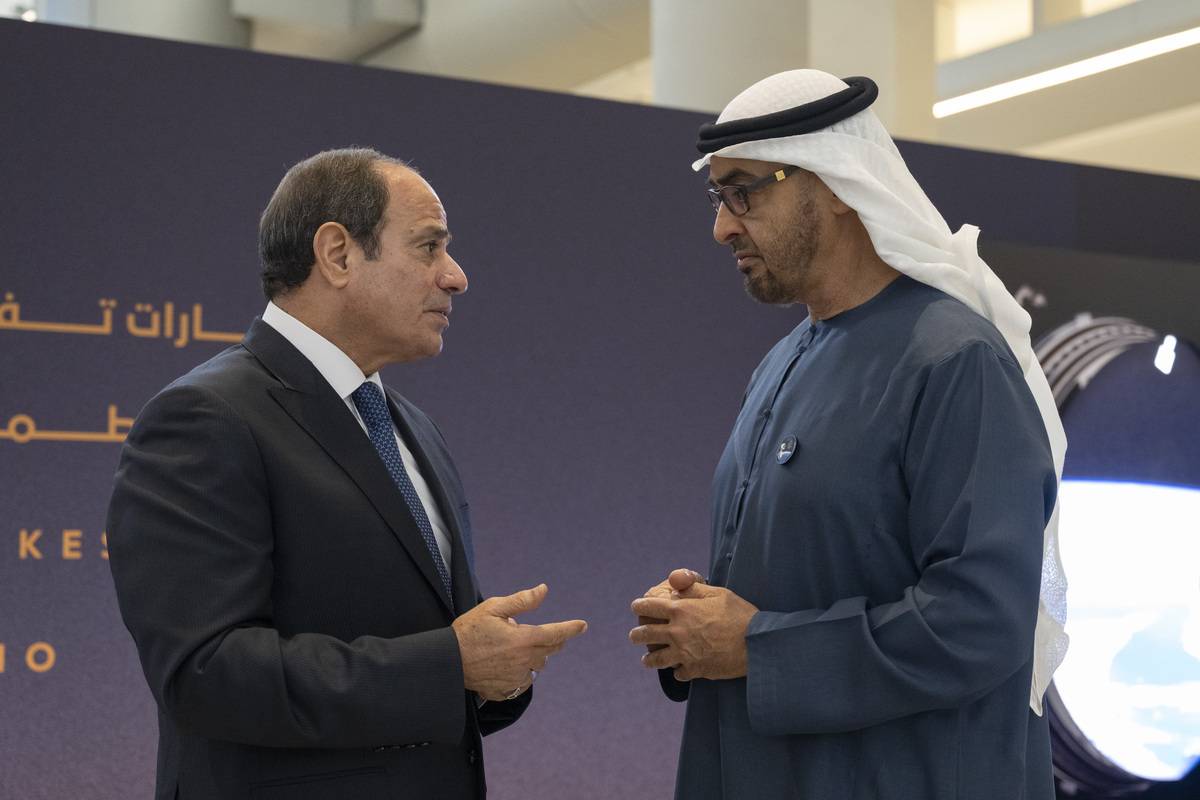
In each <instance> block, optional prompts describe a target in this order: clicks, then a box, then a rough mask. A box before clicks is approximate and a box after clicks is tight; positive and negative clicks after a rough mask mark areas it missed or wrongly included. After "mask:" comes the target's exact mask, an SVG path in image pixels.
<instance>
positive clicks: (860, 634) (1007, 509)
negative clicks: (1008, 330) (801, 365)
mask: <svg viewBox="0 0 1200 800" xmlns="http://www.w3.org/2000/svg"><path fill="white" fill-rule="evenodd" d="M901 467H902V470H903V474H904V478H905V482H906V484H907V485H908V487H909V493H910V494H909V513H908V527H909V531H908V533H909V539H910V546H911V549H912V553H913V557H914V560H915V561H916V564H917V568H918V570H919V575H920V577H919V579H918V580H917V582H916V583H915V584H914V585H911V586H909V587H907V588H906V589H904V591H903V592H902V596H900V597H899V598H897V599H895V600H894V601H892V602H887V603H884V604H881V605H872V604H871V603H870V602H869V601H868V599H867V598H865V597H847V598H844V599H842V600H840V601H838V602H837V603H835V604H833V605H832V606H831V607H829V608H819V609H810V610H804V611H798V612H794V613H780V612H767V611H760V612H759V613H758V614H756V615H755V616H754V618H753V619H752V620H751V622H750V626H749V628H748V630H747V634H746V643H747V651H748V659H749V669H748V674H747V703H748V707H749V715H750V724H751V726H752V728H753V729H754V730H755V731H756V732H758V733H760V734H764V735H783V734H805V733H830V732H843V731H850V730H856V729H861V728H866V727H869V726H872V725H877V724H880V723H883V722H886V721H888V720H891V719H896V718H899V717H903V716H907V715H911V714H915V713H919V712H923V711H928V710H933V709H944V708H951V707H955V706H959V705H962V704H964V703H968V702H971V701H972V700H973V699H976V698H978V697H981V696H983V695H984V694H986V693H987V692H989V691H991V690H992V689H994V688H995V687H997V686H999V685H1000V684H1001V683H1002V682H1004V681H1005V680H1006V679H1008V678H1009V677H1010V676H1011V675H1013V674H1014V673H1015V672H1016V671H1017V670H1018V669H1020V668H1021V667H1022V666H1023V665H1024V664H1025V663H1026V662H1028V661H1029V659H1030V658H1031V656H1032V647H1033V633H1034V626H1035V624H1036V620H1037V606H1038V589H1039V585H1040V578H1041V559H1042V538H1043V530H1044V527H1045V523H1046V519H1047V517H1048V516H1049V512H1050V510H1051V509H1052V508H1053V504H1054V497H1055V491H1056V481H1055V476H1054V469H1053V462H1052V460H1051V455H1050V447H1049V444H1048V442H1047V439H1046V434H1045V430H1044V426H1043V424H1042V421H1041V417H1040V415H1039V414H1038V411H1037V408H1036V406H1035V404H1034V401H1033V399H1032V397H1031V396H1030V394H1029V390H1028V388H1027V387H1026V385H1025V381H1024V379H1023V377H1022V375H1021V373H1020V370H1019V369H1018V368H1017V367H1016V365H1015V364H1013V363H1012V362H1011V361H1010V360H1008V359H1007V358H1001V357H1000V356H998V355H997V354H996V352H995V351H994V350H993V349H992V348H991V347H990V346H988V345H986V344H984V343H974V344H969V345H966V346H964V347H963V348H962V349H961V350H959V351H957V352H956V353H955V354H953V355H952V356H949V357H947V358H946V359H944V360H943V361H941V362H939V363H938V364H936V365H934V366H933V367H932V368H931V369H930V370H929V372H928V375H927V378H926V381H925V384H924V387H923V389H922V391H921V392H920V394H919V395H918V398H917V400H916V402H915V406H914V410H913V416H912V419H911V421H910V424H909V428H908V434H907V438H906V442H905V445H904V452H903V454H902V464H901Z"/></svg>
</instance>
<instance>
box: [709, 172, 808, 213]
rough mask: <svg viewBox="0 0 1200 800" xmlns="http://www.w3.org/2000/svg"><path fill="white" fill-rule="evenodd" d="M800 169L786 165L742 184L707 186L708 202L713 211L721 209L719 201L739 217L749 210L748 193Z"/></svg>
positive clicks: (776, 181)
mask: <svg viewBox="0 0 1200 800" xmlns="http://www.w3.org/2000/svg"><path fill="white" fill-rule="evenodd" d="M798 169H800V168H799V167H795V166H787V167H784V168H783V169H777V170H775V171H774V172H772V173H771V174H770V175H767V176H766V177H763V178H759V179H758V180H756V181H752V182H751V183H747V184H745V185H744V186H741V185H738V184H736V183H731V184H729V185H728V186H722V187H720V188H717V189H713V188H709V189H708V190H707V192H708V202H710V203H712V207H713V211H720V210H721V203H724V204H725V207H726V208H728V209H729V213H731V214H733V215H734V216H735V217H740V216H742V215H743V214H745V213H746V212H747V211H749V210H750V193H751V192H757V191H758V190H759V189H762V188H763V187H766V186H770V185H771V184H773V183H779V182H780V181H781V180H783V179H784V178H786V177H787V176H788V175H791V174H792V173H793V172H795V171H796V170H798Z"/></svg>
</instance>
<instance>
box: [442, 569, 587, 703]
mask: <svg viewBox="0 0 1200 800" xmlns="http://www.w3.org/2000/svg"><path fill="white" fill-rule="evenodd" d="M547 591H548V589H547V588H546V584H544V583H543V584H540V585H538V586H535V587H534V588H532V589H525V590H523V591H520V592H516V593H515V594H510V595H508V596H506V597H490V598H488V599H487V600H484V601H483V602H482V603H480V604H479V605H477V606H475V608H473V609H471V610H470V611H468V612H467V613H465V614H463V615H462V616H461V617H459V618H458V619H456V620H454V623H453V626H452V627H453V628H454V634H455V636H457V637H458V648H459V651H460V652H461V654H462V665H463V683H464V684H465V685H466V688H467V689H469V690H471V691H473V692H475V693H477V694H478V695H479V696H480V697H482V698H483V699H485V700H507V699H511V698H512V697H515V696H516V695H518V694H520V693H521V692H523V691H525V690H526V689H528V688H529V686H530V684H532V682H533V676H532V674H531V673H530V670H536V671H538V672H540V671H542V670H543V669H545V667H546V659H547V658H548V657H549V656H550V655H551V654H553V653H557V652H558V651H559V650H561V649H562V648H563V646H564V645H565V644H566V643H567V640H568V639H572V638H574V637H576V636H578V635H579V634H581V633H583V632H584V631H586V630H587V623H586V622H584V621H583V620H581V619H573V620H568V621H566V622H550V623H547V624H545V625H518V624H517V623H516V622H515V621H514V620H513V619H512V618H513V617H515V616H517V615H518V614H523V613H525V612H527V611H533V610H534V609H536V608H537V607H538V606H540V605H541V604H542V601H543V600H544V599H545V598H546V592H547Z"/></svg>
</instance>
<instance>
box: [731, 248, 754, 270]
mask: <svg viewBox="0 0 1200 800" xmlns="http://www.w3.org/2000/svg"><path fill="white" fill-rule="evenodd" d="M733 256H734V258H736V259H737V268H738V269H739V270H741V271H742V272H746V271H747V270H749V269H750V266H751V265H752V264H753V263H754V260H755V259H756V258H760V256H759V255H758V254H757V253H751V252H748V251H745V250H742V251H738V252H736V253H734V254H733Z"/></svg>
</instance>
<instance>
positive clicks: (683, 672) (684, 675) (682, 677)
mask: <svg viewBox="0 0 1200 800" xmlns="http://www.w3.org/2000/svg"><path fill="white" fill-rule="evenodd" d="M671 674H672V675H674V676H675V680H677V681H679V682H680V683H687V682H688V681H690V680H691V679H692V678H694V677H696V676H695V675H694V674H692V671H691V670H690V669H688V668H687V667H677V668H676V669H675V670H674V671H673V672H672V673H671Z"/></svg>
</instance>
